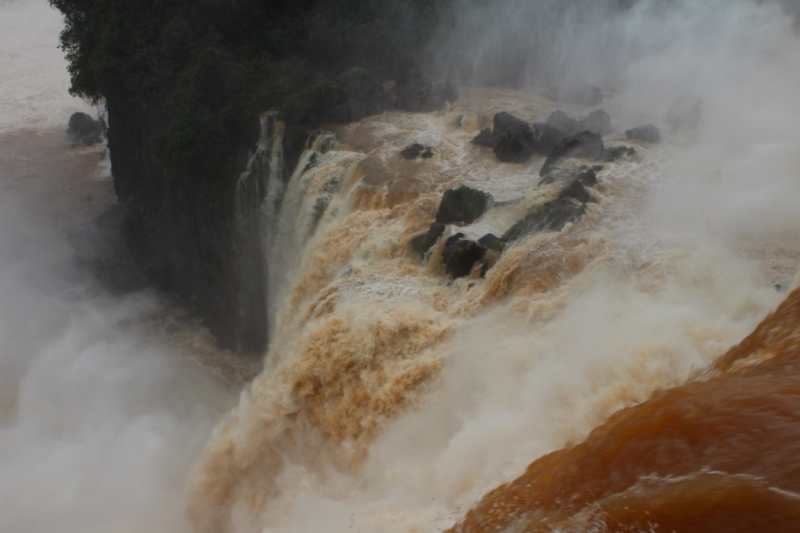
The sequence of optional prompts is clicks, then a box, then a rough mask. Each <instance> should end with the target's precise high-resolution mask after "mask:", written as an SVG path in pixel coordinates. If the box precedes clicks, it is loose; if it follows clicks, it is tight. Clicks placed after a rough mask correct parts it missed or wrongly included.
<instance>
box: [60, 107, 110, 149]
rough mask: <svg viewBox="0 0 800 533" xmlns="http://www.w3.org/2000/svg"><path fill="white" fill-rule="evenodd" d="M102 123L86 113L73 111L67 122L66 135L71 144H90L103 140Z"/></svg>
mask: <svg viewBox="0 0 800 533" xmlns="http://www.w3.org/2000/svg"><path fill="white" fill-rule="evenodd" d="M103 130H104V128H103V123H102V122H100V121H99V120H95V119H93V118H92V117H90V116H89V115H87V114H86V113H73V114H72V116H71V117H69V123H68V124H67V135H68V136H69V141H70V143H72V145H73V146H75V145H77V144H82V145H84V146H91V145H92V144H97V143H99V142H100V141H102V140H103Z"/></svg>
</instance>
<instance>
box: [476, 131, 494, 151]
mask: <svg viewBox="0 0 800 533" xmlns="http://www.w3.org/2000/svg"><path fill="white" fill-rule="evenodd" d="M470 142H471V143H472V144H477V145H478V146H486V147H488V148H494V145H495V144H497V139H495V138H494V135H493V134H492V130H490V129H489V128H484V129H482V130H481V132H480V133H479V134H478V135H476V136H475V138H474V139H472V140H471V141H470Z"/></svg>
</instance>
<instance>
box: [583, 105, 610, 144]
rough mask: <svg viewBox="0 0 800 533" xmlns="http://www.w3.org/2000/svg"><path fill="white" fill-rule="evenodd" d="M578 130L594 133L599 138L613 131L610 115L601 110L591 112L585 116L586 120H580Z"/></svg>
mask: <svg viewBox="0 0 800 533" xmlns="http://www.w3.org/2000/svg"><path fill="white" fill-rule="evenodd" d="M580 129H581V130H585V131H591V132H592V133H596V134H598V135H600V136H601V137H602V136H603V135H608V134H609V133H611V132H613V131H614V129H613V128H612V127H611V115H609V114H608V113H606V112H605V111H603V110H602V109H598V110H596V111H592V112H591V113H589V114H588V115H587V116H586V118H584V119H583V120H581V122H580Z"/></svg>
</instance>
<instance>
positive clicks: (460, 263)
mask: <svg viewBox="0 0 800 533" xmlns="http://www.w3.org/2000/svg"><path fill="white" fill-rule="evenodd" d="M463 237H464V235H463V234H462V233H457V234H455V235H453V236H452V237H450V238H449V239H447V242H446V243H445V246H444V251H443V252H442V260H443V261H444V266H445V270H446V271H447V273H448V274H450V275H451V276H453V277H454V278H462V277H465V276H469V275H470V273H471V272H472V268H473V267H474V266H475V263H477V262H478V261H480V260H481V259H483V256H484V255H486V248H485V247H484V246H482V245H481V244H478V243H477V242H475V241H471V240H469V239H464V238H463Z"/></svg>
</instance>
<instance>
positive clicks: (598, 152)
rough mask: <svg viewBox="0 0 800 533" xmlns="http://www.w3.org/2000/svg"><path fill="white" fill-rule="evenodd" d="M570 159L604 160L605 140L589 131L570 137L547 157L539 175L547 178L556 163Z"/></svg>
mask: <svg viewBox="0 0 800 533" xmlns="http://www.w3.org/2000/svg"><path fill="white" fill-rule="evenodd" d="M570 157H578V158H583V159H600V158H602V157H603V138H602V137H601V136H600V135H597V134H596V133H591V132H588V131H584V132H581V133H578V134H575V135H573V136H571V137H568V138H567V139H565V140H564V141H563V142H562V143H561V144H560V145H559V146H558V148H556V149H555V150H553V152H552V153H551V154H550V155H549V156H548V157H547V160H546V161H545V162H544V165H543V166H542V170H541V171H540V172H539V175H540V176H545V175H546V174H547V173H548V172H549V171H550V170H551V169H552V168H553V166H555V164H556V163H558V162H559V161H561V160H562V159H566V158H570Z"/></svg>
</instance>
